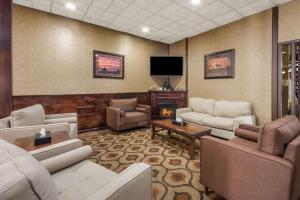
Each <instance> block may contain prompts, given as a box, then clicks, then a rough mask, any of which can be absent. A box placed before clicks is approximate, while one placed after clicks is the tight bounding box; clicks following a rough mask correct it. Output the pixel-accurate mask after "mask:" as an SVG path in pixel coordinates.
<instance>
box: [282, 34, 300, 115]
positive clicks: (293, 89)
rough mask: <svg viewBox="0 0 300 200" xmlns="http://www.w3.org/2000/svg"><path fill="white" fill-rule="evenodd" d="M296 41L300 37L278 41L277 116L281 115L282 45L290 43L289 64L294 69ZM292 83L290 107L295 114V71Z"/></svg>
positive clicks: (299, 41) (297, 41) (298, 41)
mask: <svg viewBox="0 0 300 200" xmlns="http://www.w3.org/2000/svg"><path fill="white" fill-rule="evenodd" d="M296 43H300V39H297V40H291V41H286V42H281V43H278V54H277V55H278V67H277V70H278V73H277V74H278V77H277V78H278V81H277V102H278V105H277V113H278V117H281V116H282V107H281V106H282V66H281V64H282V63H281V61H282V47H283V46H284V45H292V48H291V50H292V52H291V53H292V54H291V56H292V60H291V64H292V71H295V69H296V65H295V59H296ZM291 78H292V80H291V82H292V84H291V90H292V91H291V92H292V93H291V95H292V97H293V98H292V107H291V114H292V115H295V114H296V110H295V98H294V97H295V73H292V77H291Z"/></svg>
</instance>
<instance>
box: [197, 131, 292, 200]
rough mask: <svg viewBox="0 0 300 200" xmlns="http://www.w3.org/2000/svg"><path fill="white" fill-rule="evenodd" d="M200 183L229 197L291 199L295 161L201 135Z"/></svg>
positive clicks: (273, 199) (226, 197)
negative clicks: (293, 162)
mask: <svg viewBox="0 0 300 200" xmlns="http://www.w3.org/2000/svg"><path fill="white" fill-rule="evenodd" d="M200 160H201V162H200V165H201V166H200V168H201V176H200V182H201V183H202V184H203V185H205V186H207V187H209V188H211V189H212V190H214V191H215V192H216V193H218V194H219V195H221V196H222V197H224V198H225V199H246V200H248V199H249V200H250V199H272V200H288V199H289V193H290V191H291V190H290V189H291V188H290V187H291V181H292V177H293V171H294V167H293V164H292V163H291V162H289V161H287V160H285V159H283V158H280V157H277V156H273V155H269V154H266V153H264V152H260V151H258V150H256V149H250V148H247V147H244V146H241V145H238V144H235V143H232V142H228V141H223V140H221V139H218V138H214V137H210V136H204V137H201V138H200Z"/></svg>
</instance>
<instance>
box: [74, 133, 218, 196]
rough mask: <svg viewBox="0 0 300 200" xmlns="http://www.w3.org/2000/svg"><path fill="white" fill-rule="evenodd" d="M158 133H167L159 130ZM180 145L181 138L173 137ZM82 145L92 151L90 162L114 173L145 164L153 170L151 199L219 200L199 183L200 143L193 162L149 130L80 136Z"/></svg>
mask: <svg viewBox="0 0 300 200" xmlns="http://www.w3.org/2000/svg"><path fill="white" fill-rule="evenodd" d="M160 134H166V132H163V131H161V132H160ZM172 137H176V139H177V140H180V141H181V142H187V141H185V139H184V138H182V137H179V136H177V135H176V134H174V135H172ZM80 139H82V140H83V141H84V142H85V144H89V145H91V146H92V148H93V154H92V155H91V156H90V158H89V159H90V160H92V161H93V162H96V163H99V164H100V165H102V166H104V167H106V168H108V169H110V170H112V171H115V172H117V173H119V172H121V171H122V170H124V169H126V168H127V167H128V166H129V165H131V164H132V163H136V162H144V163H147V164H149V165H151V166H152V168H153V199H154V200H161V199H176V200H194V199H195V200H199V199H201V200H208V199H210V200H212V199H213V200H217V199H218V200H219V199H221V198H219V197H217V196H216V195H215V194H213V193H212V194H210V195H209V196H206V195H205V194H204V187H203V186H202V185H201V184H200V183H199V177H200V160H199V142H198V144H197V145H196V146H197V148H196V149H197V150H196V154H195V160H190V156H189V154H188V152H187V151H186V150H184V149H183V148H181V147H180V146H178V145H177V144H175V143H171V142H168V141H167V140H163V139H162V137H160V136H156V138H155V139H154V140H151V131H150V130H149V129H135V130H130V131H126V132H121V133H118V132H113V131H110V130H105V131H98V132H91V133H85V134H81V135H80Z"/></svg>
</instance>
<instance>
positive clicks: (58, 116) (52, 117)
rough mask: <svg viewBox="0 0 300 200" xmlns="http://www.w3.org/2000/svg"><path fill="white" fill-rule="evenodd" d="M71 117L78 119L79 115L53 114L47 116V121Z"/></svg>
mask: <svg viewBox="0 0 300 200" xmlns="http://www.w3.org/2000/svg"><path fill="white" fill-rule="evenodd" d="M69 117H76V118H77V113H61V114H51V115H46V116H45V118H46V119H59V118H69Z"/></svg>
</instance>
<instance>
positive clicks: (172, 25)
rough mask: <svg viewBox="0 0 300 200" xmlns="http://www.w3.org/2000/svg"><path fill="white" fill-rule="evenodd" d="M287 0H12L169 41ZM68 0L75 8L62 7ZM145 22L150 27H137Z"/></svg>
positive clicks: (152, 38) (39, 8) (104, 25)
mask: <svg viewBox="0 0 300 200" xmlns="http://www.w3.org/2000/svg"><path fill="white" fill-rule="evenodd" d="M288 1H289V0H202V1H201V2H200V4H198V5H193V4H192V3H191V0H14V3H15V4H19V5H23V6H27V7H31V8H34V9H38V10H42V11H46V12H51V13H54V14H57V15H62V16H65V17H69V18H72V19H76V20H81V21H85V22H87V23H91V24H96V25H98V26H103V27H108V28H111V29H115V30H118V31H123V32H128V33H130V34H134V35H137V36H139V37H144V38H148V39H151V40H156V41H161V42H165V43H172V42H176V41H178V40H181V39H183V38H186V37H191V36H194V35H197V34H200V33H203V32H206V31H209V30H211V29H214V28H216V27H219V26H222V25H224V24H227V23H230V22H233V21H236V20H239V19H241V18H242V17H246V16H249V15H252V14H255V13H258V12H261V11H264V10H267V9H269V8H271V7H273V6H276V5H281V4H284V3H286V2H288ZM67 2H72V3H74V4H75V6H76V10H74V11H70V10H68V9H67V8H66V7H65V4H66V3H67ZM143 26H147V27H148V28H149V29H150V31H149V33H148V34H145V33H143V32H142V31H141V29H142V27H143Z"/></svg>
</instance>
